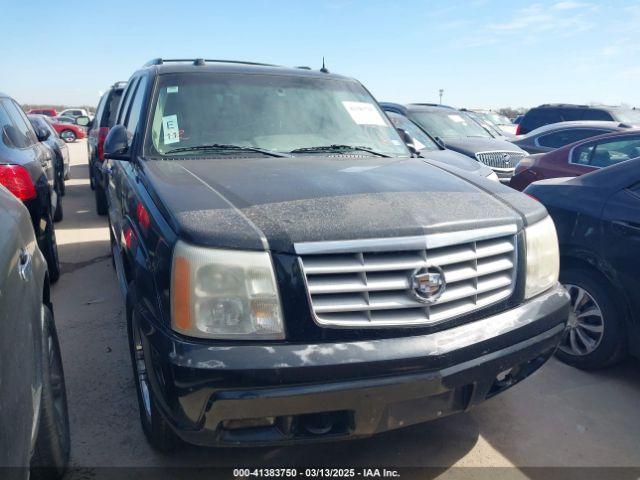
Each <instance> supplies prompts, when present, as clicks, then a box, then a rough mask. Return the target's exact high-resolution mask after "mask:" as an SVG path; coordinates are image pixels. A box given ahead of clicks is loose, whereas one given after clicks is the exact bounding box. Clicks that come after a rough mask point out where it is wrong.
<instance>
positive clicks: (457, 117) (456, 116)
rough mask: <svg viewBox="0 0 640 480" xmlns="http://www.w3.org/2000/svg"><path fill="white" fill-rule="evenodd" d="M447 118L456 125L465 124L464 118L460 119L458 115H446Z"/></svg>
mask: <svg viewBox="0 0 640 480" xmlns="http://www.w3.org/2000/svg"><path fill="white" fill-rule="evenodd" d="M447 117H449V118H450V119H451V120H453V121H454V122H456V123H465V121H464V118H462V117H461V116H460V115H447Z"/></svg>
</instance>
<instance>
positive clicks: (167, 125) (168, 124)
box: [162, 115, 180, 145]
mask: <svg viewBox="0 0 640 480" xmlns="http://www.w3.org/2000/svg"><path fill="white" fill-rule="evenodd" d="M162 130H163V132H164V144H165V145H171V144H172V143H177V142H179V141H180V128H178V116H177V115H169V116H167V117H162Z"/></svg>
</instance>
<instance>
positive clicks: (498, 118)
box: [483, 112, 512, 125]
mask: <svg viewBox="0 0 640 480" xmlns="http://www.w3.org/2000/svg"><path fill="white" fill-rule="evenodd" d="M483 116H484V117H485V118H486V119H487V120H488V121H490V122H491V123H493V124H494V125H512V123H511V121H510V120H509V119H508V118H507V117H505V116H504V115H500V114H499V113H495V112H484V113H483Z"/></svg>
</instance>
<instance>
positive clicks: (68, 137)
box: [60, 130, 78, 143]
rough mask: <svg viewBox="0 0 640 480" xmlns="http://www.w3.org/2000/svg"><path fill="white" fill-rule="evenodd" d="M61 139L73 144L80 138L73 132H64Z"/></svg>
mask: <svg viewBox="0 0 640 480" xmlns="http://www.w3.org/2000/svg"><path fill="white" fill-rule="evenodd" d="M60 138H62V140H64V141H65V142H67V143H73V142H75V141H76V139H77V138H78V137H77V136H76V134H75V132H74V131H73V130H62V132H60Z"/></svg>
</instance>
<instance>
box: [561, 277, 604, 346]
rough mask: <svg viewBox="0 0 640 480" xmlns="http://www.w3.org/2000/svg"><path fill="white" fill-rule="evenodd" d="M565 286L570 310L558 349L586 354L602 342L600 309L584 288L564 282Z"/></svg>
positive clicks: (602, 318) (602, 324)
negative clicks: (568, 296)
mask: <svg viewBox="0 0 640 480" xmlns="http://www.w3.org/2000/svg"><path fill="white" fill-rule="evenodd" d="M565 288H566V289H567V291H568V292H569V295H570V296H571V311H570V312H569V324H568V328H567V331H566V332H565V336H564V338H563V339H562V343H561V344H560V350H562V351H563V352H565V353H567V354H569V355H575V356H584V355H588V354H590V353H592V352H593V351H595V350H596V349H597V348H598V346H599V345H600V343H601V342H602V334H603V332H604V317H603V315H602V309H601V308H600V306H599V305H598V303H597V302H596V301H595V299H594V298H593V297H592V296H591V294H589V292H587V291H586V290H585V289H584V288H582V287H579V286H577V285H572V284H565Z"/></svg>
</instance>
